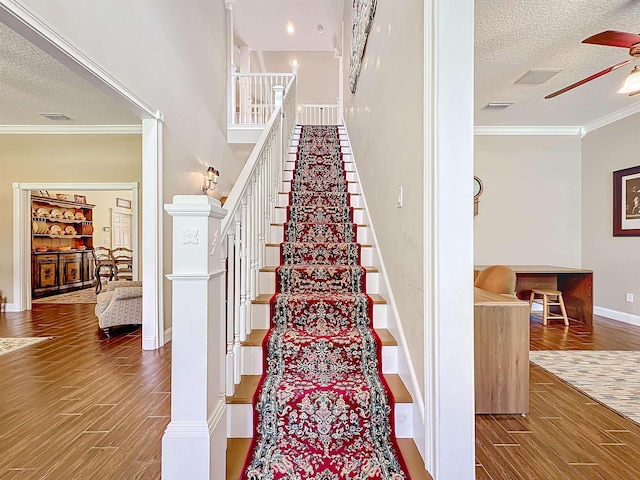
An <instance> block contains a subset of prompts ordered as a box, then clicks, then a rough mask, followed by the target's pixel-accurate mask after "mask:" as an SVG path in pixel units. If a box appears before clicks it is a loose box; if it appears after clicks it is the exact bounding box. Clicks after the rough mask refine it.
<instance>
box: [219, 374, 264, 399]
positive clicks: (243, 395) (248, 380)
mask: <svg viewBox="0 0 640 480" xmlns="http://www.w3.org/2000/svg"><path fill="white" fill-rule="evenodd" d="M261 377H262V375H242V377H241V379H240V383H239V384H238V385H236V388H235V392H234V394H233V396H232V397H229V396H227V403H230V404H233V405H238V404H247V403H251V402H252V401H253V394H254V393H255V392H256V389H257V388H258V383H260V378H261Z"/></svg>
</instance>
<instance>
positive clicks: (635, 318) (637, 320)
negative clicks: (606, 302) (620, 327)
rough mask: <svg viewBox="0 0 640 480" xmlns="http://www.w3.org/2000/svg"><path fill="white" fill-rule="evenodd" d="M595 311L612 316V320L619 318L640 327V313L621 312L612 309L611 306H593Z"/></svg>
mask: <svg viewBox="0 0 640 480" xmlns="http://www.w3.org/2000/svg"><path fill="white" fill-rule="evenodd" d="M593 313H594V314H596V315H600V316H601V317H607V318H610V319H611V320H618V321H619V322H624V323H629V324H631V325H636V326H638V327H640V315H634V314H633V313H626V312H619V311H618V310H611V309H610V308H604V307H593Z"/></svg>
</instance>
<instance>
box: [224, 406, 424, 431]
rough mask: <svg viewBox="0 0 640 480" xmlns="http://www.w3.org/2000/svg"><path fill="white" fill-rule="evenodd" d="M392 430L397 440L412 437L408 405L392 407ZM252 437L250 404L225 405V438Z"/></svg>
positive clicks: (411, 418)
mask: <svg viewBox="0 0 640 480" xmlns="http://www.w3.org/2000/svg"><path fill="white" fill-rule="evenodd" d="M394 414H395V415H394V417H395V418H394V420H395V421H394V429H395V433H396V437H397V438H411V437H412V436H413V412H412V406H411V404H410V403H396V404H395V406H394ZM252 436H253V407H252V405H250V404H229V405H227V438H251V437H252Z"/></svg>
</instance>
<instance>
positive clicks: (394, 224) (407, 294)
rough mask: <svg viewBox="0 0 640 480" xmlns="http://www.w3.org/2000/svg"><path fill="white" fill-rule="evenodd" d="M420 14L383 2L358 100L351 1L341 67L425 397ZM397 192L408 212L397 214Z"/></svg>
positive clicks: (357, 148) (354, 137)
mask: <svg viewBox="0 0 640 480" xmlns="http://www.w3.org/2000/svg"><path fill="white" fill-rule="evenodd" d="M422 8H423V5H422V2H419V1H410V2H403V4H402V8H401V7H400V6H399V5H398V4H397V3H395V2H378V5H377V10H376V14H375V18H374V24H373V26H372V28H371V33H370V34H369V39H368V43H367V47H366V54H365V59H364V61H363V68H362V71H361V73H360V77H359V80H358V86H357V91H356V93H355V95H353V94H351V93H350V91H349V87H348V78H347V72H348V71H349V52H350V51H351V46H350V45H351V36H350V35H351V34H350V32H351V2H345V15H344V19H345V28H344V31H345V39H344V45H343V52H344V57H343V62H344V72H345V79H344V92H345V102H344V105H345V111H344V119H345V124H346V126H347V130H348V132H349V137H350V139H351V144H352V148H353V151H354V154H355V159H356V162H357V165H358V171H359V173H360V180H361V182H362V188H363V190H364V192H365V196H366V199H367V203H368V207H369V212H370V215H371V218H372V221H373V226H374V228H375V229H376V235H377V237H378V242H379V245H380V251H381V253H382V256H383V258H384V262H385V265H386V268H387V273H388V276H389V281H390V284H391V288H392V290H393V294H394V296H395V300H396V302H397V306H398V312H399V315H400V319H401V321H402V325H403V327H404V329H405V334H406V337H407V342H408V347H409V351H410V355H411V361H412V363H413V367H414V369H415V371H416V372H418V383H419V388H420V389H421V391H422V393H423V396H424V379H423V378H422V372H424V369H425V363H424V341H425V337H424V311H423V293H424V282H423V269H422V267H423V246H424V234H423V232H424V230H423V217H424V205H423V202H424V198H423V162H424V152H423V108H422V98H423V68H424V60H423V59H424V55H423V49H422V41H421V39H422V38H423V22H422V21H421V19H422V16H423V10H422ZM400 72H402V75H401V76H400ZM400 186H402V187H403V189H404V206H403V207H402V208H397V207H396V199H397V189H398V187H400Z"/></svg>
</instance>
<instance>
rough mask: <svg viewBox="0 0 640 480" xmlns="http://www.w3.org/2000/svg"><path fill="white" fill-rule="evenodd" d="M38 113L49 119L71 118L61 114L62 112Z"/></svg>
mask: <svg viewBox="0 0 640 480" xmlns="http://www.w3.org/2000/svg"><path fill="white" fill-rule="evenodd" d="M40 115H42V116H43V117H45V118H48V119H49V120H71V119H70V118H69V117H67V116H66V115H63V114H62V113H41V114H40Z"/></svg>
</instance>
